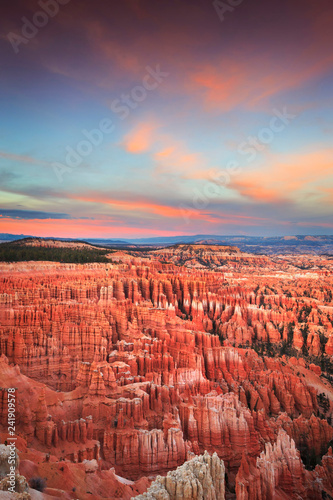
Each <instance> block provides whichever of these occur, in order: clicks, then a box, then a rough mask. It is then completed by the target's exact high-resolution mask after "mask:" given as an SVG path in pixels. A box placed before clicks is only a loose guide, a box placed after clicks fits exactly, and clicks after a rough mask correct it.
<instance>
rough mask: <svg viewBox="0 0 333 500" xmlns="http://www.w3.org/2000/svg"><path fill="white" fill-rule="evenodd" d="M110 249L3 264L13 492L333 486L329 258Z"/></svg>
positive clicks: (68, 494) (233, 250) (250, 495)
mask: <svg viewBox="0 0 333 500" xmlns="http://www.w3.org/2000/svg"><path fill="white" fill-rule="evenodd" d="M106 257H107V260H108V262H106V263H104V262H100V263H88V264H74V263H73V264H72V263H59V262H42V261H40V262H33V261H30V262H17V263H0V354H1V357H0V386H1V388H2V391H1V393H0V398H1V399H0V405H1V410H0V424H1V427H0V430H1V443H5V441H6V438H7V413H8V404H7V391H6V388H8V387H15V388H17V390H16V393H17V398H16V399H17V407H16V415H15V418H16V435H17V446H16V447H17V450H18V460H19V464H18V474H19V475H18V476H17V477H18V478H21V483H22V484H21V483H20V484H21V486H20V488H21V489H20V491H21V493H20V494H17V495H16V498H22V499H24V498H25V499H29V498H32V499H44V500H47V499H52V498H63V499H80V500H86V499H96V500H98V499H106V498H108V499H116V498H117V499H119V498H121V499H130V498H132V497H135V496H137V495H140V494H141V495H142V496H141V497H139V498H147V499H149V498H156V499H164V498H165V499H167V498H170V499H171V498H175V499H176V498H189V499H190V498H207V499H208V498H211V499H214V498H216V499H219V498H221V499H223V498H229V499H232V498H237V499H240V500H246V499H248V500H251V499H257V500H266V499H267V500H270V499H272V500H273V499H274V500H284V499H287V498H289V499H295V500H296V499H300V498H301V499H309V500H310V499H313V500H316V499H330V498H332V491H333V455H332V448H331V446H332V438H333V427H332V425H331V424H332V422H333V420H332V413H333V387H332V380H333V299H332V290H333V277H332V271H333V258H332V257H329V256H326V257H325V256H317V255H288V254H283V255H274V256H265V255H254V254H247V253H243V252H241V251H240V250H239V249H238V248H237V247H234V246H229V247H223V246H214V245H201V244H199V245H175V246H172V247H168V248H162V249H157V250H152V251H149V250H142V251H122V250H119V251H114V252H113V253H108V254H107V256H106ZM206 452H207V453H206ZM6 453H7V448H6V447H5V446H3V448H2V450H0V474H2V477H4V476H5V475H6V473H7V472H6V470H5V466H6V456H7V455H6ZM224 470H225V477H224ZM171 471H173V472H171ZM157 476H162V477H159V478H157V479H156V477H157ZM36 478H41V479H44V478H45V485H44V486H45V488H40V489H43V492H40V491H37V489H36V488H33V487H32V486H33V485H35V483H34V481H33V479H36ZM0 479H1V477H0ZM29 482H30V487H29V486H28V484H29ZM148 488H149V489H148ZM0 490H6V478H5V479H2V481H1V482H0ZM147 490H148V491H147ZM17 491H19V490H17ZM200 491H202V492H206V493H205V496H203V497H200ZM145 492H146V493H145ZM177 494H178V496H177ZM8 495H9V494H8V493H5V492H1V491H0V498H7V497H8V498H12V496H11V497H9V496H8ZM19 495H21V496H19ZM167 495H168V496H167ZM330 495H331V496H330Z"/></svg>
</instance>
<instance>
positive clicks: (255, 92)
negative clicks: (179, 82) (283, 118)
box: [188, 54, 333, 111]
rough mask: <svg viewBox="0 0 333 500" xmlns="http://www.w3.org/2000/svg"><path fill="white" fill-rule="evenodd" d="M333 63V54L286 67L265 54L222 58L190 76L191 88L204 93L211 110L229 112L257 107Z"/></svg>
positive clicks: (301, 60)
mask: <svg viewBox="0 0 333 500" xmlns="http://www.w3.org/2000/svg"><path fill="white" fill-rule="evenodd" d="M332 64H333V56H332V54H330V55H327V56H326V57H324V58H323V59H321V60H316V61H314V62H313V64H311V65H309V61H308V58H307V57H303V58H300V59H299V60H298V61H296V62H294V63H293V66H291V63H290V65H288V63H287V64H286V66H285V68H283V67H281V65H280V64H276V63H274V62H273V61H272V60H267V59H264V58H263V57H262V56H257V58H251V60H246V61H243V60H239V59H236V60H226V59H225V60H223V61H222V62H221V61H219V62H218V63H217V64H211V63H210V64H208V65H207V64H206V65H205V66H204V67H202V68H200V70H196V71H194V72H192V74H191V75H190V76H189V84H188V85H189V89H190V91H191V92H194V93H195V94H197V95H199V96H201V99H202V100H203V102H204V104H205V106H206V107H207V108H208V109H209V110H214V109H215V110H218V111H229V110H231V109H234V108H235V107H237V106H239V105H243V106H245V107H246V108H250V109H253V108H256V109H257V108H258V105H259V104H260V103H265V102H266V101H267V99H268V98H269V97H271V96H273V95H276V94H278V93H280V92H283V91H287V90H291V89H295V88H298V87H300V86H301V85H302V84H304V83H306V82H308V81H310V80H311V79H313V78H315V77H317V76H319V75H321V74H323V73H325V71H327V70H328V69H329V68H330V67H332Z"/></svg>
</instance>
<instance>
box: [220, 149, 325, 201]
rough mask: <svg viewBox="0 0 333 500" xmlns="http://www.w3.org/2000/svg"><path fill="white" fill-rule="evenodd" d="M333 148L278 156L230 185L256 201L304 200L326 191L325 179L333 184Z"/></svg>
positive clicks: (269, 156)
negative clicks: (323, 184) (322, 188)
mask: <svg viewBox="0 0 333 500" xmlns="http://www.w3.org/2000/svg"><path fill="white" fill-rule="evenodd" d="M332 173H333V149H326V150H322V151H314V152H311V153H306V154H305V153H302V154H299V153H296V154H289V155H282V156H279V157H276V156H274V155H268V161H267V162H265V165H264V167H263V168H260V169H255V170H252V171H247V172H243V173H240V174H239V175H238V177H237V179H232V180H231V183H230V187H231V188H232V189H234V190H236V191H238V193H239V194H240V195H241V196H242V197H246V198H249V199H251V200H253V201H256V202H260V203H262V202H265V203H267V202H268V203H269V202H283V201H287V200H290V201H294V202H295V203H298V202H303V201H304V200H305V201H306V199H307V198H308V192H309V191H310V192H311V193H318V194H319V195H322V190H321V187H320V185H321V183H322V182H323V181H325V182H326V183H327V184H330V183H331V184H333V176H332Z"/></svg>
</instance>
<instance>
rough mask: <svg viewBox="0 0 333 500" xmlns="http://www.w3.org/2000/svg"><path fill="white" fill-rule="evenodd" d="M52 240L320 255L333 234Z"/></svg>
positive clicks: (332, 249)
mask: <svg viewBox="0 0 333 500" xmlns="http://www.w3.org/2000/svg"><path fill="white" fill-rule="evenodd" d="M24 238H35V239H37V238H38V237H34V236H31V235H23V234H21V235H17V234H9V233H2V234H0V243H3V242H5V241H7V242H8V241H17V240H20V239H24ZM40 239H42V240H43V239H44V240H54V241H68V242H70V241H72V242H75V241H80V242H81V243H82V242H84V243H89V244H91V245H98V246H108V247H127V248H128V247H130V246H133V247H134V246H136V247H137V248H139V247H141V248H142V247H146V246H155V247H157V246H159V247H163V246H170V245H176V244H183V245H186V244H187V245H189V244H200V245H226V246H237V247H238V248H239V249H240V250H241V251H242V252H249V253H255V254H288V253H290V254H301V253H310V254H312V253H322V254H328V255H333V235H332V236H331V235H294V236H293V235H291V236H242V235H234V236H223V235H222V236H221V235H212V234H208V235H207V234H206V235H205V234H197V235H181V236H159V237H152V238H128V239H120V238H119V239H118V238H80V239H78V238H55V237H52V236H50V237H48V238H40Z"/></svg>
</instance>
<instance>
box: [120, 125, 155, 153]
mask: <svg viewBox="0 0 333 500" xmlns="http://www.w3.org/2000/svg"><path fill="white" fill-rule="evenodd" d="M156 127H157V126H156V124H155V123H153V122H146V123H140V124H139V125H138V126H137V127H135V128H134V129H133V130H132V131H131V132H130V133H129V134H127V135H126V136H125V138H124V141H123V145H124V147H125V149H126V151H128V152H129V153H133V154H139V153H145V152H147V151H149V149H150V148H151V146H152V144H153V141H154V132H155V131H156Z"/></svg>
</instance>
